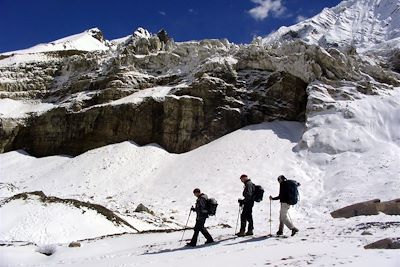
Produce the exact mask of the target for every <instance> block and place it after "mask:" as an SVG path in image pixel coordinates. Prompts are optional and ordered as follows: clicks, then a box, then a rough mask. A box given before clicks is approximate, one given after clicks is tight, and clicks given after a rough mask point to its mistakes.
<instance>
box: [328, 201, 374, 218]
mask: <svg viewBox="0 0 400 267" xmlns="http://www.w3.org/2000/svg"><path fill="white" fill-rule="evenodd" d="M379 203H380V200H379V199H374V200H370V201H365V202H361V203H357V204H353V205H350V206H347V207H344V208H341V209H338V210H335V211H333V212H331V216H332V217H333V218H351V217H355V216H362V215H378V214H379V210H378V204H379Z"/></svg>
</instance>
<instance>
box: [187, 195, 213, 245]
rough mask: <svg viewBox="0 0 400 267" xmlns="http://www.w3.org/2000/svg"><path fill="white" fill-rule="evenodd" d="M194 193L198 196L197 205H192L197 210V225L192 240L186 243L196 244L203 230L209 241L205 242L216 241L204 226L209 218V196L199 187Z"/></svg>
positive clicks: (193, 209)
mask: <svg viewBox="0 0 400 267" xmlns="http://www.w3.org/2000/svg"><path fill="white" fill-rule="evenodd" d="M193 194H194V195H195V197H197V200H196V207H193V206H192V208H191V210H192V211H195V212H196V214H197V217H196V225H195V226H194V233H193V237H192V240H191V241H190V242H189V243H187V244H186V245H187V246H189V247H195V246H196V244H197V238H198V236H199V232H201V233H202V234H203V235H204V237H205V238H206V240H207V241H206V242H205V244H210V243H213V242H214V240H213V238H212V237H211V235H210V233H209V232H208V231H207V229H206V228H205V227H204V224H205V223H206V220H207V218H208V210H207V200H208V197H207V195H206V194H203V193H201V191H200V189H198V188H196V189H194V190H193Z"/></svg>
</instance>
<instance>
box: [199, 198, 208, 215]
mask: <svg viewBox="0 0 400 267" xmlns="http://www.w3.org/2000/svg"><path fill="white" fill-rule="evenodd" d="M199 212H200V213H202V214H208V211H207V200H206V199H205V198H204V197H200V199H199Z"/></svg>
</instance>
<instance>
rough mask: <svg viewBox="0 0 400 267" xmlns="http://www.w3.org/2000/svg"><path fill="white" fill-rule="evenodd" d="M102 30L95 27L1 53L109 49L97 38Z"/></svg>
mask: <svg viewBox="0 0 400 267" xmlns="http://www.w3.org/2000/svg"><path fill="white" fill-rule="evenodd" d="M99 32H100V30H99V29H97V28H93V29H89V30H86V31H84V32H82V33H78V34H74V35H71V36H68V37H65V38H61V39H58V40H55V41H52V42H50V43H47V44H38V45H35V46H33V47H30V48H27V49H22V50H16V51H10V52H6V53H2V54H1V55H15V54H33V53H43V52H51V51H62V50H80V51H95V50H100V51H101V50H108V49H109V47H108V46H106V44H105V43H104V42H102V41H100V40H98V39H96V38H95V35H96V34H98V33H99Z"/></svg>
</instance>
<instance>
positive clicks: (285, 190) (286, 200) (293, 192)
mask: <svg viewBox="0 0 400 267" xmlns="http://www.w3.org/2000/svg"><path fill="white" fill-rule="evenodd" d="M278 182H279V184H280V188H279V195H278V196H277V197H272V196H269V199H270V200H278V199H279V200H280V202H281V210H280V213H279V230H278V232H277V233H276V235H278V236H279V235H283V228H284V226H285V225H286V226H287V228H289V229H290V230H291V231H292V236H294V235H295V234H296V233H297V232H298V231H299V229H297V228H296V227H295V226H294V225H293V222H292V221H291V220H290V219H289V209H290V206H291V205H295V204H296V203H297V201H298V191H297V187H298V186H300V184H299V183H298V182H296V181H294V180H287V179H286V177H285V176H283V175H280V176H279V177H278Z"/></svg>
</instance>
